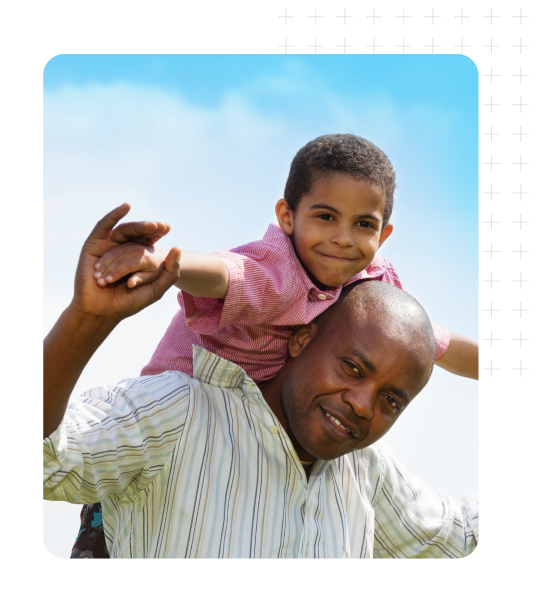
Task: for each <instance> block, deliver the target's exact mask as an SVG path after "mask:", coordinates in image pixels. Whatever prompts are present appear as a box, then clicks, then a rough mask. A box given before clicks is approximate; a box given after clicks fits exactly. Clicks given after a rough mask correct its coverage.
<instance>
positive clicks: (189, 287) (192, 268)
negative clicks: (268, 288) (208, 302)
mask: <svg viewBox="0 0 536 603" xmlns="http://www.w3.org/2000/svg"><path fill="white" fill-rule="evenodd" d="M128 226H129V229H132V227H133V224H132V223H130V224H129V225H128ZM116 230H119V227H118V228H117V229H116ZM116 241H117V242H119V239H118V238H117V237H116ZM121 242H122V243H123V241H121ZM167 254H168V250H166V249H162V248H159V247H153V246H151V245H141V244H138V243H133V242H125V243H123V244H121V245H118V246H117V247H114V248H113V249H110V250H109V251H107V252H106V253H105V254H103V256H102V257H101V258H100V259H99V260H98V261H97V262H96V263H95V273H94V275H93V276H94V278H95V279H96V281H97V283H98V284H99V285H100V286H101V287H105V286H106V285H108V284H110V283H116V282H117V281H119V280H120V279H122V278H124V277H126V276H128V275H130V277H129V279H128V281H127V286H128V287H129V288H134V287H137V286H139V285H146V284H148V283H151V282H153V281H154V280H155V279H156V278H158V276H159V275H160V274H161V272H162V270H163V266H164V260H165V258H166V256H167ZM175 286H176V287H178V288H179V289H182V290H183V291H186V292H187V293H190V294H191V295H195V296H196V297H212V298H215V299H223V298H224V297H225V296H226V295H227V290H228V288H229V273H228V271H227V267H226V266H225V264H224V263H223V261H222V260H221V259H220V258H218V257H216V256H212V255H208V254H205V253H197V252H196V251H188V250H181V255H180V276H179V278H178V279H177V281H176V282H175Z"/></svg>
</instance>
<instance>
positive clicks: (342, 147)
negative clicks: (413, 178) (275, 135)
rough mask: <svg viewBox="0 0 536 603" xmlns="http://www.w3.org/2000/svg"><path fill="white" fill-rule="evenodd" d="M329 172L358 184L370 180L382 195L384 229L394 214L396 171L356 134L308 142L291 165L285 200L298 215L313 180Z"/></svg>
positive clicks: (338, 135) (381, 153) (333, 136)
mask: <svg viewBox="0 0 536 603" xmlns="http://www.w3.org/2000/svg"><path fill="white" fill-rule="evenodd" d="M330 172H338V173H342V174H348V176H351V177H352V178H355V179H356V180H368V181H370V182H372V183H373V184H376V185H378V186H379V187H380V188H381V190H382V191H383V195H384V206H383V226H385V225H386V224H387V223H388V222H389V218H390V217H391V212H392V211H393V197H394V191H395V171H394V169H393V166H392V165H391V162H390V161H389V159H388V158H387V155H385V153H384V152H383V151H381V150H380V149H379V148H378V147H377V146H375V145H373V144H372V143H371V142H369V141H368V140H365V139H364V138H360V137H359V136H354V135H353V134H327V135H325V136H319V137H318V138H315V139H314V140H311V142H308V143H307V144H306V145H305V146H304V147H302V148H301V149H300V150H299V151H298V152H297V153H296V156H295V157H294V159H293V160H292V163H291V165H290V172H289V175H288V178H287V183H286V185H285V193H284V195H285V199H286V201H287V203H288V205H289V207H290V209H291V210H292V211H296V209H297V208H298V205H299V203H300V199H301V198H302V196H303V195H305V194H306V193H308V192H309V191H310V190H311V187H312V185H313V182H314V179H315V178H316V177H318V176H328V175H329V174H330Z"/></svg>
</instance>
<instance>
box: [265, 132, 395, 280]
mask: <svg viewBox="0 0 536 603" xmlns="http://www.w3.org/2000/svg"><path fill="white" fill-rule="evenodd" d="M394 188H395V175H394V170H393V166H392V165H391V163H390V161H389V160H388V159H387V157H386V156H385V154H384V153H383V152H382V151H380V149H378V148H377V147H375V146H374V145H373V144H371V143H370V142H368V141H367V140H365V139H363V138H359V137H357V136H353V135H351V134H331V135H328V136H320V137H319V138H316V139H315V140H313V141H311V142H309V143H308V144H306V145H305V146H304V147H303V148H302V149H300V150H299V151H298V153H297V154H296V157H294V159H293V161H292V165H291V167H290V173H289V177H288V179H287V184H286V187H285V198H284V199H280V200H279V201H278V202H277V205H276V214H277V219H278V221H279V225H280V227H281V229H282V230H283V232H285V234H287V235H289V236H290V237H291V240H292V243H293V245H294V249H295V250H296V254H297V255H298V257H299V259H300V261H301V263H302V264H303V266H304V268H305V269H306V271H307V272H308V274H309V276H310V278H311V280H312V281H313V282H314V283H315V284H316V285H317V286H328V287H336V286H339V285H342V284H344V283H345V282H347V281H348V280H350V279H351V278H352V277H353V276H355V275H356V274H358V273H359V272H361V271H362V270H365V268H367V267H368V266H369V265H370V264H371V262H372V260H373V259H374V256H375V254H376V252H377V250H378V248H379V247H380V246H381V245H382V244H383V242H384V241H385V240H386V239H387V237H389V235H390V234H391V232H392V230H393V227H392V225H391V224H389V218H390V216H391V211H392V207H393V193H394Z"/></svg>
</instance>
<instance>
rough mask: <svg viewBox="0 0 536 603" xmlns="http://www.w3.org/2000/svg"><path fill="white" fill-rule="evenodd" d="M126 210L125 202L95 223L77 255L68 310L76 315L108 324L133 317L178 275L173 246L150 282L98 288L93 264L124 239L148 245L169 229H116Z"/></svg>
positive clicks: (134, 225)
mask: <svg viewBox="0 0 536 603" xmlns="http://www.w3.org/2000/svg"><path fill="white" fill-rule="evenodd" d="M129 209H130V206H129V205H128V204H127V203H124V204H123V205H121V206H120V207H117V208H116V209H114V210H113V211H111V212H110V213H109V214H108V215H106V216H104V218H102V220H99V222H98V223H97V225H96V226H95V228H94V229H93V231H92V232H91V234H90V235H89V238H88V239H87V241H86V242H85V243H84V246H83V247H82V251H81V253H80V259H79V262H78V268H77V271H76V277H75V287H74V296H73V300H72V302H71V307H72V309H73V310H75V311H76V312H77V313H79V314H80V315H83V316H87V317H93V318H95V319H99V320H104V321H109V322H110V324H111V325H114V326H115V324H117V323H119V322H120V321H121V320H123V319H124V318H127V317H128V316H132V315H133V314H136V313H137V312H139V311H140V310H142V309H143V308H145V307H147V306H149V305H150V304H152V303H154V302H155V301H157V300H159V299H160V298H161V297H162V295H164V293H165V292H166V291H167V289H169V288H170V287H171V286H172V285H173V284H174V283H175V281H176V280H177V278H178V276H179V260H180V250H179V249H178V248H177V247H174V248H173V249H171V251H170V252H169V253H168V254H167V256H166V257H165V258H164V262H163V263H164V265H163V269H162V270H161V273H160V275H159V276H158V278H156V280H154V281H153V282H151V283H149V284H146V285H143V286H139V287H136V288H135V289H131V288H129V287H128V285H127V283H126V282H124V281H121V280H119V281H116V282H114V283H113V284H111V285H108V286H107V287H99V286H98V285H97V282H96V281H95V278H94V272H95V264H96V263H97V262H98V261H99V259H100V258H101V256H103V255H104V254H106V252H108V251H109V250H111V249H113V248H116V247H118V246H122V243H123V242H124V241H127V240H137V241H145V242H151V241H153V240H158V239H159V238H160V237H162V236H163V235H164V234H166V233H167V232H169V226H168V225H167V224H162V223H158V222H130V223H126V224H123V225H122V226H119V227H117V228H115V227H116V225H117V223H118V222H119V220H120V219H121V218H123V217H124V216H126V214H127V213H128V211H129Z"/></svg>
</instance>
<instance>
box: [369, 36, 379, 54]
mask: <svg viewBox="0 0 536 603" xmlns="http://www.w3.org/2000/svg"><path fill="white" fill-rule="evenodd" d="M367 48H372V54H376V48H383V44H376V38H372V44H367Z"/></svg>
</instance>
